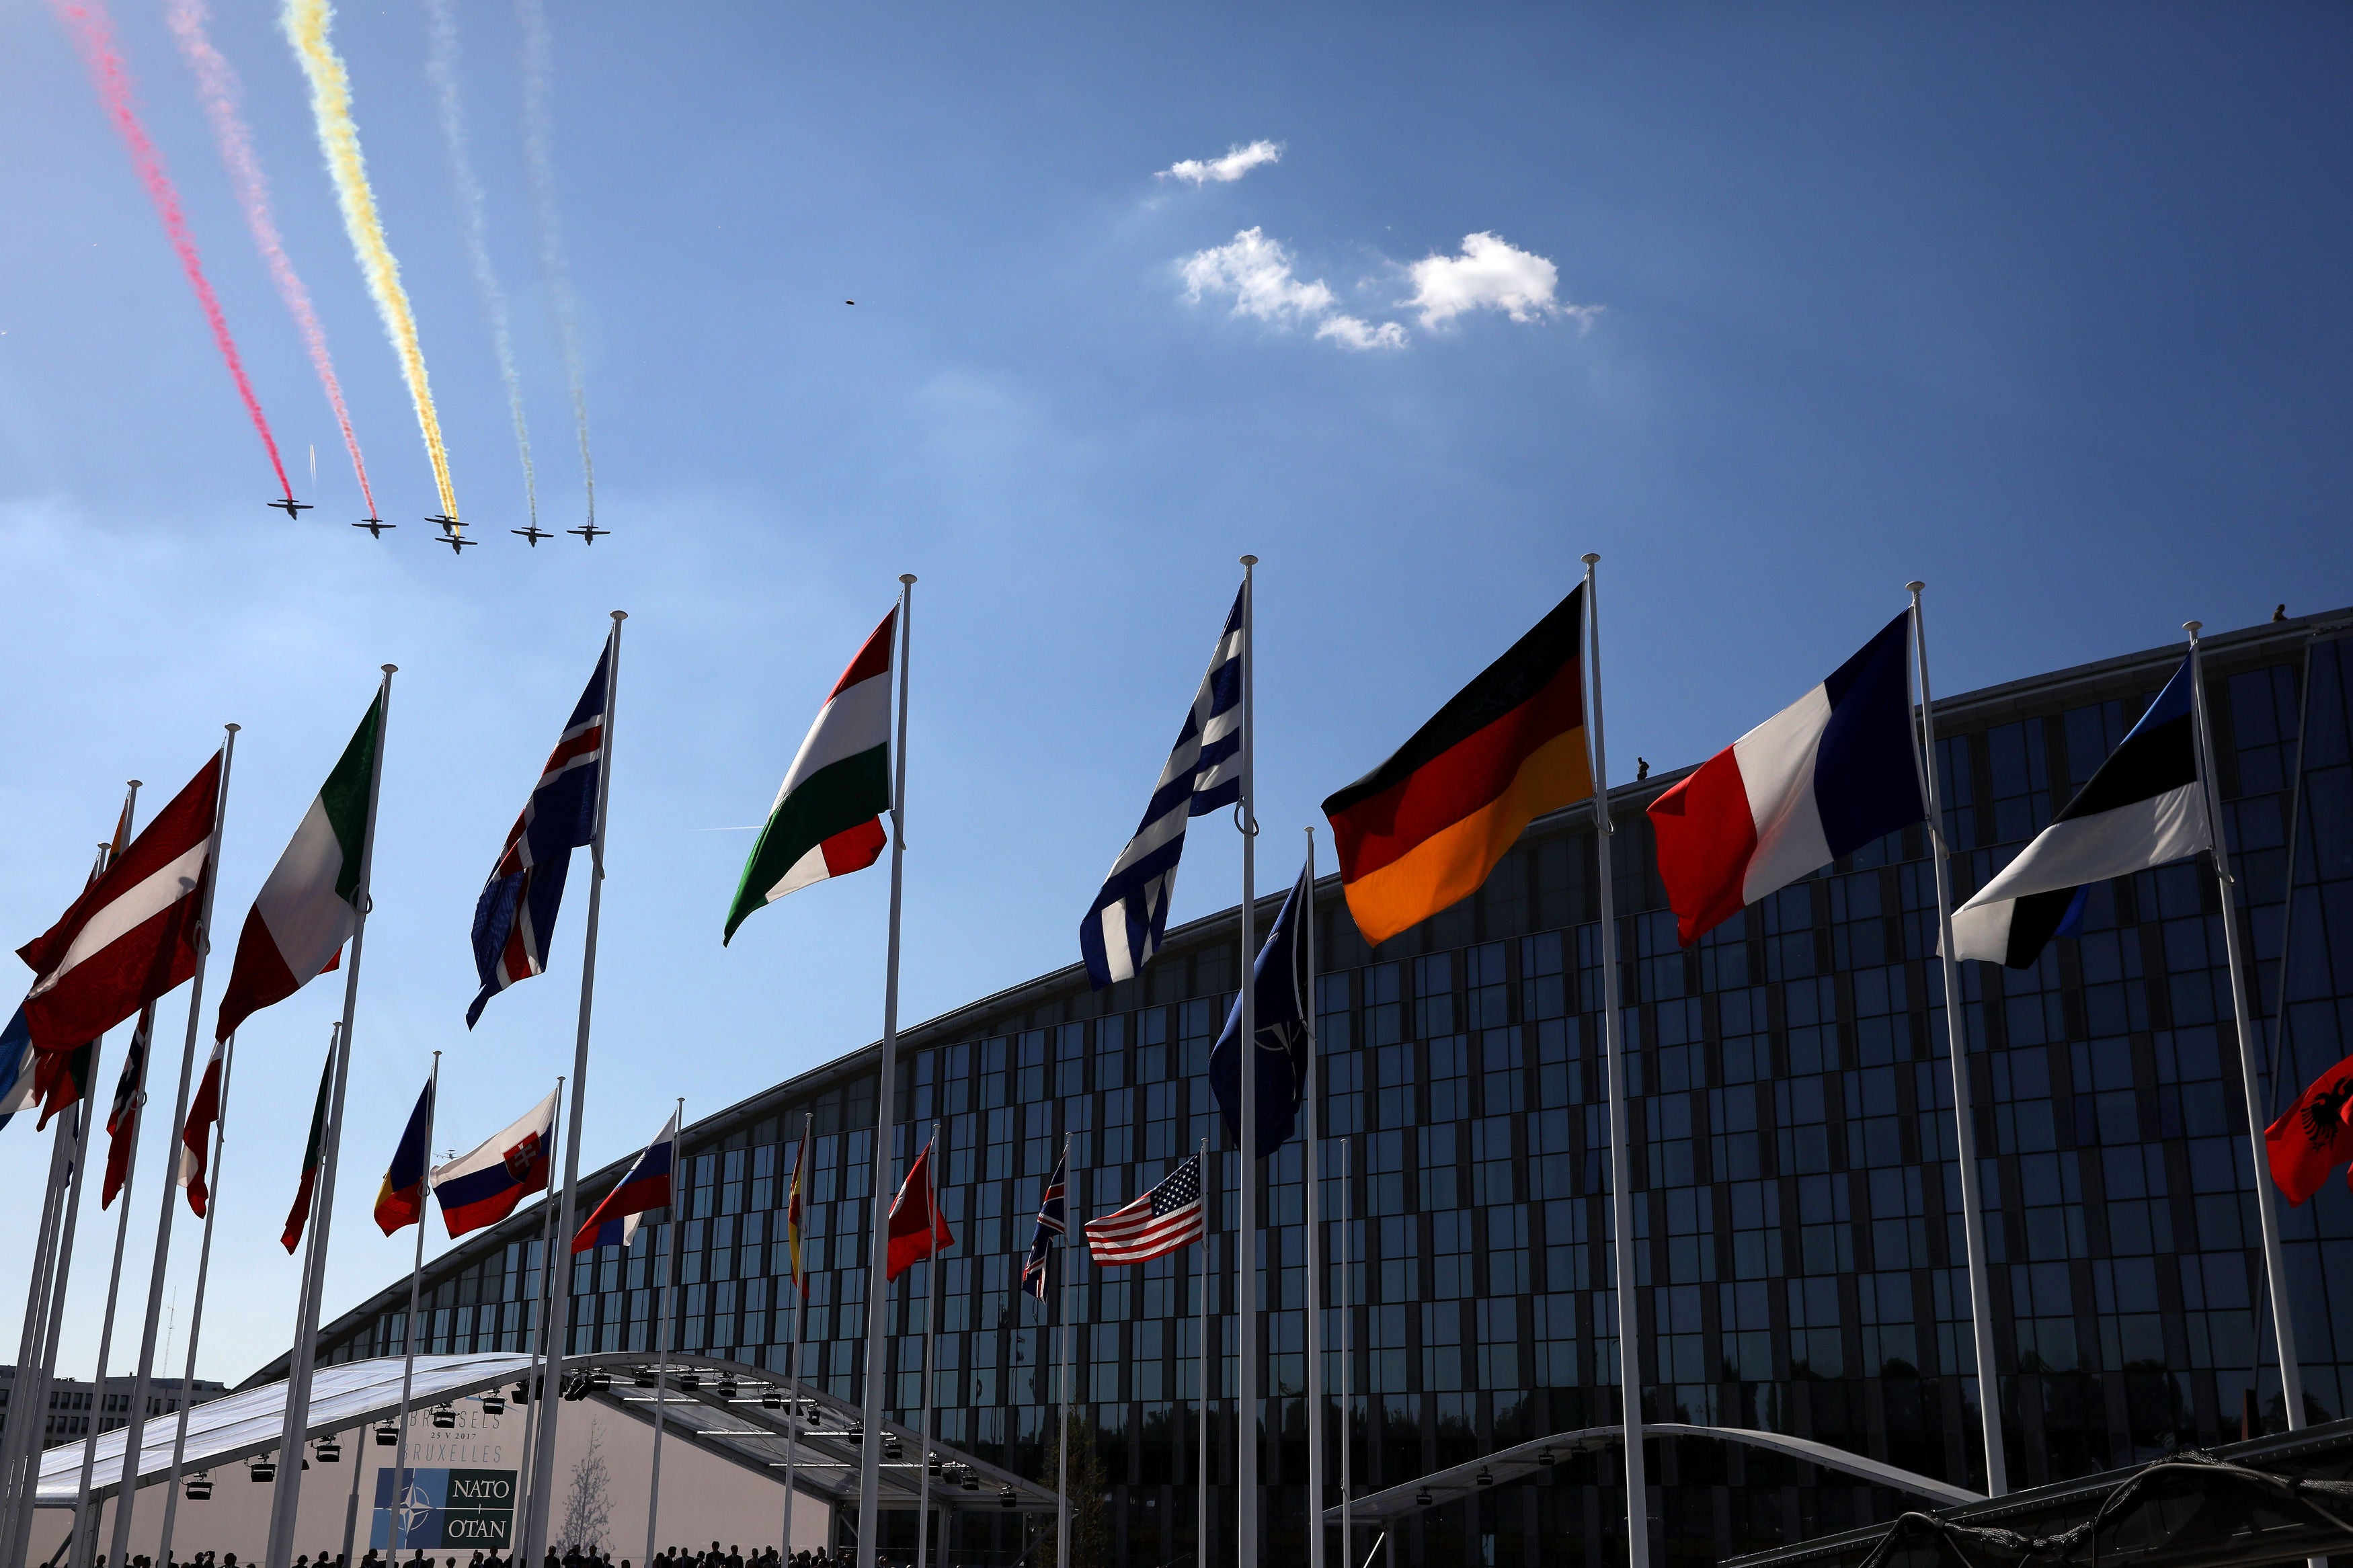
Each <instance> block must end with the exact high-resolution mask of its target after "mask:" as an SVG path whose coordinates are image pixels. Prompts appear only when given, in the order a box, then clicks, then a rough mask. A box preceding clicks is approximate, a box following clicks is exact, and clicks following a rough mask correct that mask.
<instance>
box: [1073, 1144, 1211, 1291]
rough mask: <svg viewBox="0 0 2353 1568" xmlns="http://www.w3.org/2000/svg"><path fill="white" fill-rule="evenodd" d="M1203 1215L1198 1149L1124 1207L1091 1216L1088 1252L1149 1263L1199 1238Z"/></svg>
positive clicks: (1104, 1259) (1106, 1259)
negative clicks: (1100, 1216) (1096, 1216)
mask: <svg viewBox="0 0 2353 1568" xmlns="http://www.w3.org/2000/svg"><path fill="white" fill-rule="evenodd" d="M1204 1221H1205V1215H1204V1206H1203V1205H1202V1202H1201V1157H1200V1156H1199V1155H1198V1154H1196V1155H1194V1156H1193V1157H1192V1158H1191V1159H1189V1160H1187V1161H1186V1162H1185V1163H1183V1164H1181V1165H1179V1166H1177V1167H1176V1169H1175V1170H1173V1171H1171V1172H1169V1173H1168V1174H1166V1176H1164V1177H1162V1178H1161V1179H1160V1184H1158V1185H1157V1186H1155V1187H1154V1188H1153V1189H1152V1190H1151V1191H1150V1192H1148V1193H1146V1194H1144V1195H1143V1196H1142V1197H1140V1198H1138V1199H1136V1200H1135V1201H1134V1203H1132V1204H1130V1205H1127V1206H1126V1207H1125V1208H1123V1209H1114V1210H1113V1211H1112V1212H1111V1213H1110V1214H1107V1215H1103V1218H1101V1219H1091V1220H1089V1221H1087V1252H1088V1255H1089V1256H1091V1257H1092V1258H1093V1259H1094V1260H1095V1261H1096V1262H1097V1263H1103V1264H1117V1263H1148V1262H1150V1261H1151V1260H1152V1259H1153V1258H1164V1257H1166V1256H1167V1255H1168V1254H1169V1253H1172V1252H1174V1251H1176V1249H1177V1248H1178V1247H1190V1246H1191V1245H1192V1244H1193V1243H1195V1242H1197V1241H1198V1240H1200V1239H1201V1233H1202V1230H1203V1228H1204Z"/></svg>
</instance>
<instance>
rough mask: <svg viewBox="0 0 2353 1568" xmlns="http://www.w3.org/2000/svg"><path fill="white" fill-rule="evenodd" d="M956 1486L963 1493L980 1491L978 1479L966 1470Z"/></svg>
mask: <svg viewBox="0 0 2353 1568" xmlns="http://www.w3.org/2000/svg"><path fill="white" fill-rule="evenodd" d="M956 1485H957V1486H958V1487H960V1488H962V1489H964V1490H965V1491H968V1492H976V1491H978V1490H979V1489H980V1478H979V1477H978V1476H976V1475H975V1474H973V1473H972V1472H971V1471H970V1470H966V1471H965V1473H964V1479H963V1480H961V1481H958V1482H957V1483H956Z"/></svg>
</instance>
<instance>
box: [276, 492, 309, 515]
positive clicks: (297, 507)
mask: <svg viewBox="0 0 2353 1568" xmlns="http://www.w3.org/2000/svg"><path fill="white" fill-rule="evenodd" d="M267 504H269V505H270V506H274V507H276V508H277V509H278V510H280V511H282V512H284V513H285V514H286V517H287V521H293V519H294V514H295V513H296V512H298V511H309V510H311V503H310V502H309V501H306V500H295V499H294V498H293V497H292V496H288V497H287V498H286V499H285V500H274V501H270V502H269V503H267Z"/></svg>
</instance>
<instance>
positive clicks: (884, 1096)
mask: <svg viewBox="0 0 2353 1568" xmlns="http://www.w3.org/2000/svg"><path fill="white" fill-rule="evenodd" d="M914 597H915V574H913V573H912V572H905V573H902V574H900V576H899V714H898V724H897V728H898V738H897V751H896V752H895V754H894V755H893V756H892V759H891V769H892V778H891V931H890V937H889V941H888V943H887V945H886V947H885V949H884V958H883V964H882V1065H881V1075H880V1079H879V1081H878V1082H877V1084H876V1086H875V1093H874V1184H873V1188H872V1193H873V1198H872V1202H873V1205H874V1233H873V1235H872V1236H871V1237H870V1238H869V1241H868V1257H867V1268H866V1389H865V1393H866V1408H865V1416H866V1428H865V1429H866V1440H865V1441H864V1442H863V1443H861V1444H860V1445H859V1450H858V1568H874V1553H875V1552H876V1550H877V1549H878V1548H879V1547H880V1545H881V1542H880V1540H879V1539H878V1538H879V1537H880V1536H881V1532H882V1501H881V1462H882V1460H881V1454H882V1380H883V1359H882V1358H883V1352H884V1350H885V1347H886V1346H887V1345H888V1343H889V1341H888V1340H887V1339H886V1338H885V1336H884V1332H883V1330H884V1327H885V1325H886V1324H887V1323H888V1321H889V1316H888V1310H889V1292H888V1291H886V1290H885V1289H883V1286H882V1271H883V1269H884V1268H885V1267H886V1266H887V1264H888V1262H889V1259H890V1256H891V1204H890V1199H889V1197H888V1195H887V1194H889V1193H890V1192H891V1191H892V1186H891V1180H890V1178H891V1135H892V1127H893V1125H894V1123H895V1121H896V1107H895V1106H894V1105H893V1103H892V1101H893V1100H894V1098H895V1095H896V1091H897V1089H898V1087H899V911H900V907H901V903H902V897H901V895H902V888H903V886H904V880H905V879H904V869H905V865H906V859H907V673H908V672H907V659H908V655H909V653H910V652H911V650H912V649H913V639H912V637H911V635H910V634H911V631H912V627H911V626H910V625H909V621H910V617H911V615H912V613H913V607H914Z"/></svg>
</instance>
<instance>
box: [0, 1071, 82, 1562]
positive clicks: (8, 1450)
mask: <svg viewBox="0 0 2353 1568" xmlns="http://www.w3.org/2000/svg"><path fill="white" fill-rule="evenodd" d="M31 1109H34V1110H37V1109H38V1105H37V1103H36V1105H35V1106H34V1107H32V1108H31ZM80 1125H81V1121H80V1119H79V1117H76V1118H72V1119H70V1120H68V1121H61V1122H59V1123H58V1130H57V1131H56V1132H54V1133H52V1134H51V1135H50V1138H49V1171H48V1176H47V1180H46V1181H45V1182H44V1183H43V1184H42V1187H41V1228H40V1231H39V1233H38V1235H37V1238H36V1239H35V1241H34V1243H33V1267H32V1269H31V1273H30V1277H29V1278H28V1279H26V1285H25V1331H24V1334H23V1336H22V1339H21V1341H20V1342H19V1344H18V1347H17V1351H16V1368H17V1371H16V1388H15V1394H16V1400H17V1402H18V1406H19V1408H21V1409H26V1410H38V1409H41V1408H43V1407H44V1406H45V1405H47V1401H46V1400H45V1399H41V1398H38V1397H37V1393H38V1384H39V1373H37V1371H36V1370H35V1369H36V1368H37V1367H38V1366H39V1365H40V1363H41V1355H40V1350H41V1339H40V1336H41V1331H42V1330H43V1329H44V1328H45V1327H47V1321H48V1320H47V1313H46V1312H45V1311H44V1310H43V1309H44V1308H45V1307H47V1305H48V1300H49V1280H50V1279H51V1277H52V1276H53V1274H54V1272H55V1270H56V1268H57V1258H58V1226H61V1225H62V1224H63V1223H64V1221H65V1207H66V1188H67V1186H68V1185H69V1177H68V1175H67V1170H68V1167H69V1164H70V1163H71V1161H72V1155H71V1154H69V1152H68V1150H69V1147H70V1143H69V1139H68V1137H67V1134H68V1133H69V1132H71V1131H74V1130H76V1129H78V1128H79V1126H80ZM30 1425H31V1423H30V1422H29V1421H19V1422H18V1423H17V1424H16V1426H12V1427H10V1428H8V1429H7V1431H6V1433H5V1435H4V1436H0V1542H6V1541H11V1540H14V1539H15V1537H14V1535H13V1533H12V1532H13V1531H14V1530H15V1528H16V1504H17V1490H18V1489H17V1477H18V1473H19V1472H20V1471H21V1470H22V1469H23V1468H24V1467H25V1456H24V1448H25V1444H24V1441H23V1438H24V1428H26V1427H27V1426H30ZM0 1557H5V1552H0Z"/></svg>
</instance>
